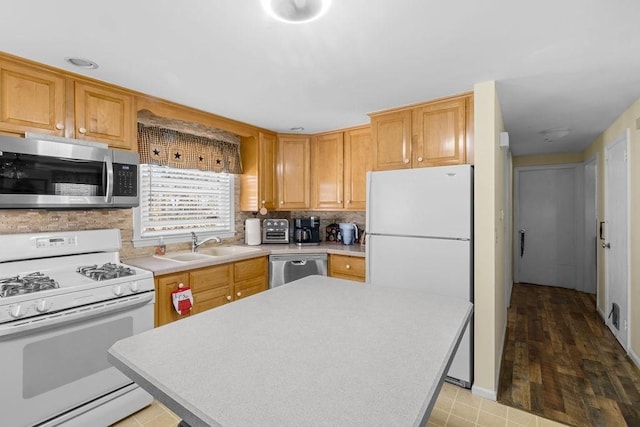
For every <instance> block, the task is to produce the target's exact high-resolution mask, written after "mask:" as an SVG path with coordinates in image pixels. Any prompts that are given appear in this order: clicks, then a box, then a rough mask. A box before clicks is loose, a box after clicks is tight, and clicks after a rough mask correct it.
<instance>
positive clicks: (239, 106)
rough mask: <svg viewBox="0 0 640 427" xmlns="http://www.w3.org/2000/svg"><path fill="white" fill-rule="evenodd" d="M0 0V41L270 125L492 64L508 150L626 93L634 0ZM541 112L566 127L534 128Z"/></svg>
mask: <svg viewBox="0 0 640 427" xmlns="http://www.w3.org/2000/svg"><path fill="white" fill-rule="evenodd" d="M2 9H3V10H2V13H1V14H0V50H2V51H5V52H8V53H12V54H15V55H18V56H22V57H25V58H29V59H32V60H35V61H38V62H42V63H45V64H49V65H52V66H55V67H58V68H63V69H68V70H71V71H73V72H77V73H80V74H86V75H88V76H91V77H94V78H97V79H101V80H105V81H108V82H111V83H115V84H118V85H121V86H124V87H128V88H131V89H135V90H138V91H141V92H145V93H148V94H151V95H155V96H159V97H161V98H165V99H169V100H172V101H176V102H178V103H181V104H186V105H189V106H193V107H196V108H200V109H202V110H206V111H209V112H212V113H215V114H219V115H221V116H226V117H229V118H233V119H236V120H240V121H243V122H246V123H250V124H254V125H257V126H260V127H264V128H267V129H272V130H275V131H289V130H290V129H291V128H292V127H298V126H302V127H304V129H305V133H315V132H319V131H326V130H333V129H338V128H342V127H347V126H352V125H358V124H363V123H367V122H368V116H367V113H368V112H371V111H376V110H381V109H386V108H391V107H396V106H400V105H404V104H409V103H414V102H419V101H425V100H430V99H433V98H438V97H442V96H448V95H453V94H457V93H461V92H465V91H470V90H472V89H473V85H474V83H478V82H484V81H488V80H496V81H497V87H498V95H499V98H500V103H501V107H502V113H503V116H504V120H505V124H506V128H507V130H508V131H509V135H510V141H511V147H512V151H513V152H514V154H516V155H524V154H535V153H552V152H569V151H579V150H582V149H583V148H584V147H586V146H588V145H589V144H590V143H591V142H592V141H593V140H594V139H595V138H596V137H597V135H598V134H600V133H601V132H602V131H603V130H604V129H606V128H607V127H608V126H609V125H610V124H611V122H612V121H613V120H614V119H615V118H616V117H617V116H618V115H620V113H622V112H623V111H624V110H626V109H627V108H628V107H629V106H630V105H631V103H633V102H634V101H635V100H637V99H638V98H640V1H637V0H537V1H528V2H524V1H513V0H449V1H433V0H333V5H332V6H331V9H330V10H329V12H328V13H327V14H326V15H325V16H324V17H322V18H321V19H320V20H318V21H315V22H312V23H309V24H304V25H290V24H284V23H281V22H278V21H275V20H273V19H271V18H270V17H268V16H267V15H266V14H265V13H264V11H263V10H262V8H261V5H260V1H259V0H226V1H223V0H189V1H176V0H170V1H169V0H110V1H105V2H88V1H86V0H57V1H51V0H29V1H18V0H11V1H7V2H4V4H3V7H2ZM70 56H71V57H82V58H87V59H91V60H93V61H95V62H97V63H98V64H99V65H100V68H98V69H97V70H91V71H85V70H82V69H78V68H73V67H72V66H70V65H69V64H67V63H66V62H65V61H64V58H65V57H70ZM556 128H568V129H569V130H570V133H569V135H567V136H566V137H564V138H561V139H559V140H557V141H555V142H553V143H549V142H546V141H544V135H542V134H541V132H542V131H544V130H548V129H556Z"/></svg>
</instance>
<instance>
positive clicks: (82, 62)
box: [64, 58, 98, 70]
mask: <svg viewBox="0 0 640 427" xmlns="http://www.w3.org/2000/svg"><path fill="white" fill-rule="evenodd" d="M64 60H65V61H67V62H68V63H69V64H71V65H75V66H76V67H80V68H86V69H88V70H95V69H96V68H98V64H96V63H95V62H93V61H89V60H88V59H83V58H64Z"/></svg>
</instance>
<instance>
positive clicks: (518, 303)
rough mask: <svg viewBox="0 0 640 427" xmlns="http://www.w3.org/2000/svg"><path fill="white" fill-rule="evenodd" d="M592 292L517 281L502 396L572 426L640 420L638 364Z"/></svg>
mask: <svg viewBox="0 0 640 427" xmlns="http://www.w3.org/2000/svg"><path fill="white" fill-rule="evenodd" d="M595 307H596V304H595V295H592V294H586V293H582V292H578V291H575V290H571V289H564V288H555V287H548V286H539V285H528V284H514V285H513V292H512V297H511V307H510V308H509V311H508V324H507V337H506V342H505V348H504V353H503V360H502V367H501V371H500V385H499V390H498V401H499V402H500V403H503V404H505V405H508V406H512V407H515V408H520V409H524V410H527V411H530V412H532V413H535V414H538V415H542V416H544V417H547V418H550V419H553V420H557V421H560V422H563V423H565V424H569V425H575V426H604V425H607V426H614V425H615V426H620V425H622V426H624V425H625V424H626V425H629V426H638V425H640V370H639V369H638V368H637V367H636V366H635V365H634V364H633V362H631V360H630V359H629V358H628V357H627V356H626V355H625V354H624V351H623V350H622V347H620V345H619V344H618V342H617V341H616V339H615V338H614V336H613V334H612V333H611V331H609V329H608V328H607V327H606V326H605V325H604V323H603V321H602V319H601V318H600V316H599V315H598V313H597V311H596V308H595Z"/></svg>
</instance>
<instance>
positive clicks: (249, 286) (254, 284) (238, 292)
mask: <svg viewBox="0 0 640 427" xmlns="http://www.w3.org/2000/svg"><path fill="white" fill-rule="evenodd" d="M266 290H267V278H266V277H255V278H253V279H249V280H245V281H244V282H240V283H236V284H235V288H234V291H235V295H234V299H236V300H238V299H240V298H246V297H248V296H251V295H254V294H257V293H259V292H262V291H266Z"/></svg>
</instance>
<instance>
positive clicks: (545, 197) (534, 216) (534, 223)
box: [514, 165, 578, 289]
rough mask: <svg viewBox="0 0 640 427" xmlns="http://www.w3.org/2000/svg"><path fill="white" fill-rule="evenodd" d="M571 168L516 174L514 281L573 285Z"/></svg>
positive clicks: (573, 178) (531, 169) (573, 170)
mask: <svg viewBox="0 0 640 427" xmlns="http://www.w3.org/2000/svg"><path fill="white" fill-rule="evenodd" d="M577 171H578V166H577V165H562V166H547V167H527V168H517V170H516V202H517V203H516V224H515V231H514V240H515V241H514V258H515V265H516V273H517V277H516V279H517V281H518V282H520V283H532V284H537V285H549V286H561V287H566V288H572V289H574V288H575V287H576V273H577V265H576V264H577V262H576V259H577V257H576V237H577V232H578V231H577V227H576V222H577V220H576V218H577V215H576V214H577V210H576V201H577V200H578V197H577V192H576V181H577V180H576V176H577V173H578V172H577Z"/></svg>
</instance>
